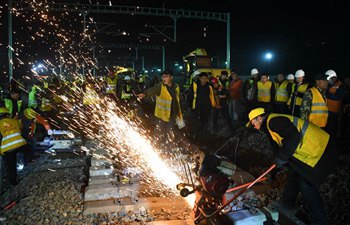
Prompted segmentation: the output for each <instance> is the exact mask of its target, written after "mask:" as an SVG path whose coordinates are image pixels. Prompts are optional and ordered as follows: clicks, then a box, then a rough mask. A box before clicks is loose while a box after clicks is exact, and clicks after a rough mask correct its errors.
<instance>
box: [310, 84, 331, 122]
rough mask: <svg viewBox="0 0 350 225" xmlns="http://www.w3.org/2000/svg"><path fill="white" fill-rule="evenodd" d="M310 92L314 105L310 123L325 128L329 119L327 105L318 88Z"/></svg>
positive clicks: (313, 88) (311, 89)
mask: <svg viewBox="0 0 350 225" xmlns="http://www.w3.org/2000/svg"><path fill="white" fill-rule="evenodd" d="M310 91H311V93H312V105H311V112H310V115H309V121H310V122H311V123H313V124H315V125H317V126H319V127H325V126H326V125H327V119H328V107H327V104H326V102H325V100H324V98H323V96H322V95H321V93H320V92H319V91H318V90H317V88H315V87H312V88H310Z"/></svg>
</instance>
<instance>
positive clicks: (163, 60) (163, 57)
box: [162, 45, 165, 70]
mask: <svg viewBox="0 0 350 225" xmlns="http://www.w3.org/2000/svg"><path fill="white" fill-rule="evenodd" d="M162 69H163V70H165V46H164V45H163V46H162Z"/></svg>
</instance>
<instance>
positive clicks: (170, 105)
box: [138, 69, 185, 138]
mask: <svg viewBox="0 0 350 225" xmlns="http://www.w3.org/2000/svg"><path fill="white" fill-rule="evenodd" d="M152 96H156V105H155V110H154V115H155V117H157V118H158V127H157V129H156V132H157V134H158V135H159V136H162V137H165V138H172V137H171V136H172V135H171V133H172V130H173V129H174V124H176V125H177V126H178V127H179V129H181V128H183V127H184V126H185V123H184V121H183V117H182V111H181V107H180V88H179V85H178V84H176V83H173V72H172V71H171V70H168V69H167V70H164V71H163V72H162V82H161V83H159V84H157V85H156V86H154V87H151V88H149V89H147V90H145V91H144V93H141V94H138V97H139V98H140V99H143V98H145V97H152ZM170 135H171V136H170Z"/></svg>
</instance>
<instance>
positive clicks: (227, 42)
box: [226, 13, 231, 69]
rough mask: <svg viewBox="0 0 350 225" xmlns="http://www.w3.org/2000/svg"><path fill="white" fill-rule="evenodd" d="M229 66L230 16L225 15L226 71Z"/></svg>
mask: <svg viewBox="0 0 350 225" xmlns="http://www.w3.org/2000/svg"><path fill="white" fill-rule="evenodd" d="M230 66H231V15H230V13H227V20H226V69H229V68H230Z"/></svg>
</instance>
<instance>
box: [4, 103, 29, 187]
mask: <svg viewBox="0 0 350 225" xmlns="http://www.w3.org/2000/svg"><path fill="white" fill-rule="evenodd" d="M0 132H1V150H0V156H2V157H4V161H5V163H6V177H7V180H8V181H9V183H10V184H11V185H13V186H14V185H17V170H16V165H17V153H18V152H19V151H22V150H25V146H26V145H27V142H26V141H25V140H24V138H23V137H22V135H21V130H20V127H19V123H18V120H17V119H11V118H10V112H9V110H8V109H6V108H5V107H1V108H0ZM0 172H1V168H0ZM0 177H1V176H0ZM0 182H3V181H2V180H0Z"/></svg>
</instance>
